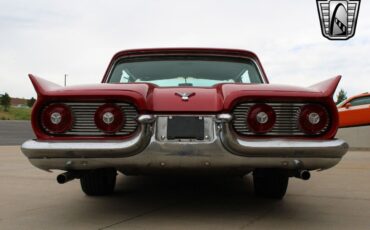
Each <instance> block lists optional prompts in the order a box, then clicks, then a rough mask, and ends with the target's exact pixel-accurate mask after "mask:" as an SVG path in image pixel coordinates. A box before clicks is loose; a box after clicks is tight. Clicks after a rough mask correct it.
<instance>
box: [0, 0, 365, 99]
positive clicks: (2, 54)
mask: <svg viewBox="0 0 370 230" xmlns="http://www.w3.org/2000/svg"><path fill="white" fill-rule="evenodd" d="M0 9H1V11H0V34H1V36H0V90H1V91H6V92H9V93H10V94H11V95H14V96H21V97H30V96H34V95H35V93H34V91H33V88H32V85H31V84H30V82H29V80H28V78H27V73H29V72H31V73H35V74H37V75H39V76H41V77H44V78H47V79H49V80H52V81H55V82H57V83H59V84H62V83H63V76H64V74H65V73H67V74H68V75H69V77H68V83H69V84H84V83H93V82H99V81H100V80H101V77H102V75H103V73H104V71H105V68H106V66H107V64H108V62H109V59H110V58H111V57H112V55H113V54H114V53H115V52H117V51H119V50H122V49H131V48H145V47H176V46H181V47H187V46H190V47H192V46H195V47H225V48H240V49H249V50H252V51H254V52H256V53H257V55H259V56H260V58H261V60H262V63H263V64H264V68H265V70H266V72H267V74H268V76H269V78H270V81H271V82H272V83H279V84H281V83H285V84H294V85H300V86H307V85H310V84H314V83H315V82H318V81H321V80H324V79H325V78H329V77H332V76H334V75H337V74H342V75H343V81H342V83H341V85H340V87H342V88H344V89H345V90H347V91H349V94H356V93H361V92H364V91H369V90H370V89H369V88H370V78H369V76H368V73H369V72H370V65H369V60H370V52H369V51H370V20H369V19H370V6H369V4H367V2H364V1H363V2H362V5H361V11H360V19H359V24H358V27H357V32H356V36H355V37H354V38H352V39H351V40H349V41H339V42H338V41H329V40H326V39H325V38H323V37H322V35H321V31H320V25H319V19H318V15H317V9H316V1H315V0H306V1H294V0H282V1H274V0H269V1H267V0H265V1H257V0H254V1H253V0H248V1H245V0H231V1H226V0H224V1H211V0H208V1H206V0H198V1H195V0H188V1H171V0H160V1H150V0H146V1H144V0H139V1H70V0H67V1H41V0H35V1H32V2H31V1H1V0H0Z"/></svg>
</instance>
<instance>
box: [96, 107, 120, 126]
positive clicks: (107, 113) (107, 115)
mask: <svg viewBox="0 0 370 230" xmlns="http://www.w3.org/2000/svg"><path fill="white" fill-rule="evenodd" d="M94 120H95V124H96V126H97V127H98V128H99V129H100V130H101V131H103V132H105V133H115V132H118V131H120V130H121V129H122V127H123V124H124V118H123V113H122V110H121V109H120V108H119V107H118V106H117V105H115V104H104V105H102V106H100V107H99V108H98V109H97V110H96V112H95V116H94Z"/></svg>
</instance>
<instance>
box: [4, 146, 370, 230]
mask: <svg viewBox="0 0 370 230" xmlns="http://www.w3.org/2000/svg"><path fill="white" fill-rule="evenodd" d="M57 175H58V172H54V173H48V172H44V171H41V170H39V169H36V168H34V167H33V166H31V165H30V163H29V162H28V161H27V159H26V158H25V157H24V156H23V154H22V153H21V152H20V150H19V146H9V147H7V146H2V147H0V229H1V230H6V229H17V230H18V229H160V230H166V229H176V230H177V229H180V230H181V229H192V230H193V229H195V230H196V229H212V230H218V229H257V230H258V229H356V230H357V229H370V183H369V182H370V179H369V178H370V152H349V153H348V154H347V155H346V157H345V158H344V160H343V161H342V162H341V163H340V164H339V165H338V166H337V167H335V168H332V169H330V170H327V171H322V172H313V173H312V179H310V180H309V181H302V180H299V179H295V178H294V179H291V180H290V185H289V188H288V192H287V195H286V196H285V198H284V200H282V201H274V200H269V199H262V198H256V197H255V196H254V195H253V189H252V181H251V178H250V177H249V176H247V177H245V178H229V177H211V178H207V177H202V178H197V177H190V178H183V177H170V176H162V177H126V176H123V175H119V176H118V178H117V179H118V180H117V188H116V193H115V194H114V195H112V196H108V197H88V196H86V195H84V194H83V193H82V192H81V190H80V185H79V181H78V180H75V181H72V182H69V183H67V184H64V185H59V184H57V182H56V181H55V177H56V176H57Z"/></svg>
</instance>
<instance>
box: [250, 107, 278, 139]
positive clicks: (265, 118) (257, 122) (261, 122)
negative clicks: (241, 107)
mask: <svg viewBox="0 0 370 230" xmlns="http://www.w3.org/2000/svg"><path fill="white" fill-rule="evenodd" d="M247 122H248V125H249V128H250V129H251V130H252V131H253V132H255V133H257V134H263V133H267V132H269V131H271V129H272V128H273V127H274V125H275V122H276V114H275V111H274V110H273V108H272V107H271V106H269V105H266V104H255V105H253V106H252V107H251V108H250V109H249V112H248V118H247Z"/></svg>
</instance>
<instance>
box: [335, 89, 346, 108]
mask: <svg viewBox="0 0 370 230" xmlns="http://www.w3.org/2000/svg"><path fill="white" fill-rule="evenodd" d="M346 99H347V92H346V91H344V90H343V89H340V91H339V93H338V95H337V102H336V103H337V105H338V104H339V103H341V102H342V101H344V100H346Z"/></svg>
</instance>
